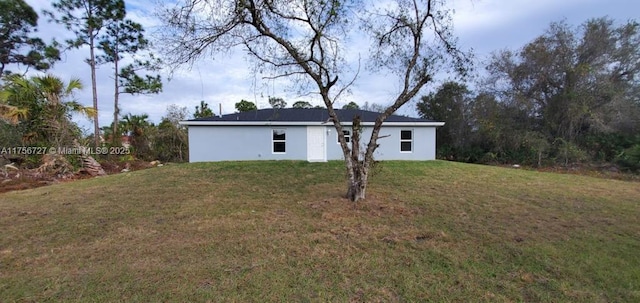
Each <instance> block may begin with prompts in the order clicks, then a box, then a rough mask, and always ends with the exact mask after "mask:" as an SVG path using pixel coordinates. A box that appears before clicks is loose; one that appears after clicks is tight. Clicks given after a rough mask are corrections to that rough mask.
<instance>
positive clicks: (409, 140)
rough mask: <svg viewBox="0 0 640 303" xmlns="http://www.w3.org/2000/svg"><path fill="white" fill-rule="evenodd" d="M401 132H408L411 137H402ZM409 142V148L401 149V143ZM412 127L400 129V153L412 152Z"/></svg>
mask: <svg viewBox="0 0 640 303" xmlns="http://www.w3.org/2000/svg"><path fill="white" fill-rule="evenodd" d="M402 132H409V133H410V134H411V138H410V139H402ZM407 142H409V144H411V149H410V150H402V143H407ZM413 146H414V144H413V129H401V130H400V152H401V153H412V152H413Z"/></svg>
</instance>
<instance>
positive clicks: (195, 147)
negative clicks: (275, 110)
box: [189, 125, 436, 162]
mask: <svg viewBox="0 0 640 303" xmlns="http://www.w3.org/2000/svg"><path fill="white" fill-rule="evenodd" d="M272 129H285V130H286V152H285V153H273V150H272V149H273V141H272ZM346 129H349V130H351V128H348V127H347V128H345V130H346ZM371 129H372V128H371V127H364V128H363V132H362V135H361V137H362V139H361V141H362V145H363V146H362V147H363V148H362V150H364V148H365V146H364V143H365V142H368V140H369V138H370V136H371ZM403 130H410V131H412V132H411V134H412V138H411V151H410V152H401V151H400V149H401V148H400V146H401V140H400V133H401V131H403ZM325 132H326V134H327V136H326V148H327V160H341V159H343V154H342V150H341V149H340V145H339V144H338V136H337V133H336V131H335V128H333V126H325ZM380 136H381V137H384V138H381V139H378V144H379V145H380V146H379V147H378V149H377V150H376V152H375V154H374V158H375V159H376V160H434V159H435V154H436V147H435V144H436V128H435V127H416V126H411V127H400V126H383V128H382V129H381V130H380ZM237 160H307V127H306V126H277V127H276V126H274V127H270V126H193V125H192V126H189V161H190V162H206V161H237Z"/></svg>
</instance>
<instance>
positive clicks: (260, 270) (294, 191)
mask: <svg viewBox="0 0 640 303" xmlns="http://www.w3.org/2000/svg"><path fill="white" fill-rule="evenodd" d="M344 180H345V169H344V167H343V164H342V163H341V162H329V163H306V162H289V161H280V162H227V163H206V164H204V163H198V164H180V165H168V166H164V167H158V168H152V169H147V170H142V171H136V172H130V173H124V174H118V175H112V176H108V177H101V178H95V179H90V180H81V181H77V182H71V183H64V184H58V185H52V186H47V187H41V188H36V189H31V190H25V191H18V192H9V193H4V194H0V230H1V236H0V301H1V302H59V301H87V302H103V301H121V302H135V301H145V302H147V301H148V302H165V301H168V302H207V301H214V302H216V301H237V302H244V301H257V302H264V301H281V302H316V301H320V302H326V301H332V302H345V301H353V302H361V301H366V302H372V301H373V302H375V301H387V302H403V301H438V302H442V301H452V302H470V301H471V302H473V301H477V302H513V301H526V302H538V301H553V302H560V301H564V302H584V301H590V302H640V183H638V182H628V181H617V180H607V179H598V178H591V177H584V176H575V175H566V174H553V173H540V172H534V171H526V170H517V169H509V168H499V167H490V166H480V165H469V164H460V163H453V162H443V161H431V162H384V163H381V164H379V166H377V167H376V170H375V174H374V175H373V176H372V177H371V181H370V187H369V189H368V191H367V200H365V201H363V202H360V203H357V204H353V203H351V202H349V201H347V200H345V199H344V198H342V195H343V194H344V193H345V189H346V184H345V181H344Z"/></svg>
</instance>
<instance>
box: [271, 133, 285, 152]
mask: <svg viewBox="0 0 640 303" xmlns="http://www.w3.org/2000/svg"><path fill="white" fill-rule="evenodd" d="M271 139H272V140H271V141H272V142H273V144H272V145H273V153H274V154H276V153H279V154H284V153H285V152H286V151H287V144H286V139H287V134H286V131H285V130H284V129H273V130H272V134H271Z"/></svg>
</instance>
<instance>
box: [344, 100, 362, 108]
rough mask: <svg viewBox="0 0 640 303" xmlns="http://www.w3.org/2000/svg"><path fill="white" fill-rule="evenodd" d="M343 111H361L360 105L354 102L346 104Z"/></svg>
mask: <svg viewBox="0 0 640 303" xmlns="http://www.w3.org/2000/svg"><path fill="white" fill-rule="evenodd" d="M342 109H360V105H358V103H355V102H353V101H351V102H349V103H347V104H345V105H344V106H343V107H342Z"/></svg>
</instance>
